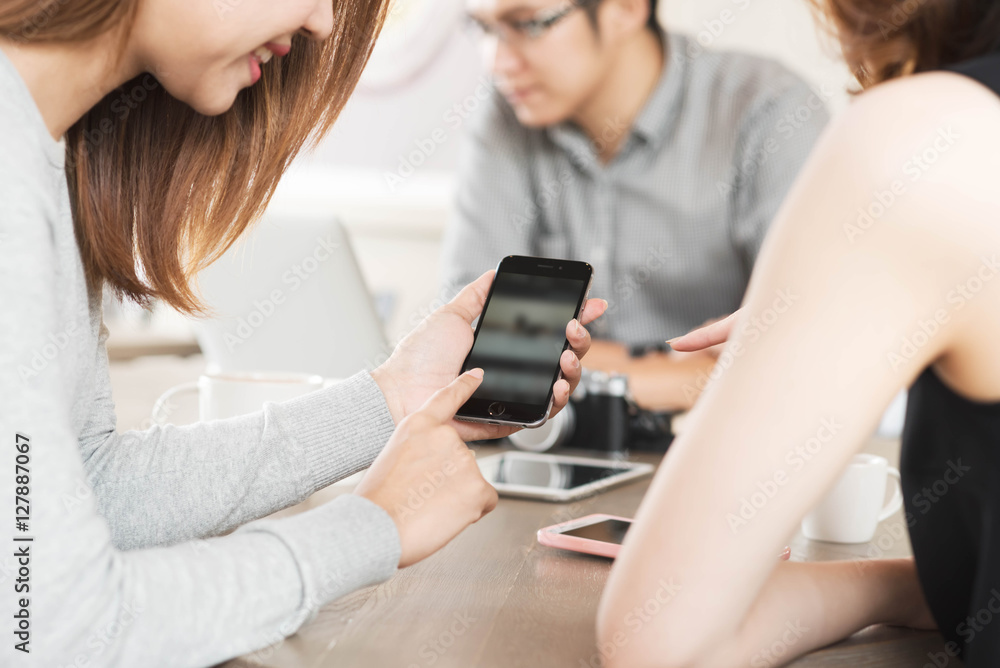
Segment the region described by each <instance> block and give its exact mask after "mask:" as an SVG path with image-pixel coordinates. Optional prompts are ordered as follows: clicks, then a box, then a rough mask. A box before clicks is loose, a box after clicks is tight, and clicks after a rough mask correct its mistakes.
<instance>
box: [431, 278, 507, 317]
mask: <svg viewBox="0 0 1000 668" xmlns="http://www.w3.org/2000/svg"><path fill="white" fill-rule="evenodd" d="M495 273H496V272H494V271H493V270H492V269H490V270H489V271H488V272H486V273H485V274H483V275H482V276H480V277H479V278H477V279H476V280H474V281H473V282H471V283H469V284H468V285H466V286H465V287H464V288H462V291H461V292H459V293H458V294H457V295H455V298H454V299H452V300H451V301H450V302H448V303H447V304H445V305H444V306H442V307H441V310H450V311H454V312H455V313H457V314H458V315H460V316H462V317H463V318H464V319H465V320H466V322H468V323H469V324H470V325H471V324H472V321H473V320H475V319H476V318H478V317H479V314H480V313H482V312H483V305H484V304H485V303H486V295H488V294H489V293H490V286H491V285H493V275H494V274H495Z"/></svg>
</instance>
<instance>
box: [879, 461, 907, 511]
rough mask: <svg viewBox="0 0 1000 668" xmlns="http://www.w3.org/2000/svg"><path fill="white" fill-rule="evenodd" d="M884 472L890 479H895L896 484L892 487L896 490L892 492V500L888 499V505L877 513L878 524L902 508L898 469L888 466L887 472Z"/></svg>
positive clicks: (901, 487)
mask: <svg viewBox="0 0 1000 668" xmlns="http://www.w3.org/2000/svg"><path fill="white" fill-rule="evenodd" d="M886 472H887V473H888V474H889V476H890V477H892V478H894V479H895V482H896V484H895V485H894V487H895V488H896V490H895V492H893V495H892V498H891V499H889V503H887V504H885V508H883V509H882V512H881V513H879V515H878V521H879V522H881V521H882V520H885V519H888V518H889V517H891V516H892V515H893V514H894V513H895V512H896V511H897V510H899V509H900V508H902V506H903V482H902V480H901V479H900V477H899V469H897V468H895V467H894V466H890V467H889V469H888V471H886Z"/></svg>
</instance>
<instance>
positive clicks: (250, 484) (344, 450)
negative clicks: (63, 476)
mask: <svg viewBox="0 0 1000 668" xmlns="http://www.w3.org/2000/svg"><path fill="white" fill-rule="evenodd" d="M106 338H107V328H106V327H103V326H102V327H101V336H100V345H99V346H98V349H97V351H96V355H97V360H96V362H95V365H94V366H95V369H96V382H97V383H98V387H97V388H96V392H95V395H94V397H95V399H94V405H93V406H92V408H91V410H90V411H89V414H90V418H89V420H88V422H87V424H86V425H85V426H84V428H83V430H82V433H81V434H80V435H79V436H80V450H81V454H82V457H83V461H84V466H85V468H86V472H87V477H88V481H89V483H90V485H92V486H93V489H94V492H95V495H96V497H97V506H98V511H99V512H100V513H101V515H103V516H104V517H105V518H107V520H108V522H109V524H110V528H111V537H112V540H113V541H114V543H115V545H116V546H117V547H119V548H121V549H135V548H137V547H145V546H150V545H164V544H171V543H176V542H178V541H182V540H187V539H190V538H201V537H206V536H215V535H219V534H222V533H226V532H228V531H230V530H232V529H233V528H235V527H237V526H240V525H242V524H245V523H246V522H248V521H250V520H253V519H257V518H259V517H263V516H264V515H267V514H270V513H272V512H274V511H276V510H280V509H281V508H285V507H287V506H290V505H292V504H294V503H297V502H299V501H301V500H303V499H305V498H306V497H308V496H309V495H310V494H312V493H313V492H315V491H316V490H318V489H322V488H323V487H326V486H327V485H329V484H331V483H333V482H335V481H337V480H340V479H341V478H345V477H347V476H349V475H351V474H352V473H355V472H357V471H360V470H363V469H365V468H367V467H368V466H369V465H370V464H371V462H372V460H374V458H375V456H376V455H377V454H378V453H379V452H380V451H381V449H382V447H383V446H384V445H385V443H386V441H388V439H389V437H390V436H391V435H392V431H393V429H394V424H393V421H392V417H391V416H390V415H389V410H388V408H387V406H386V404H385V399H384V397H383V396H382V393H381V391H380V390H379V388H378V386H377V385H376V384H375V381H374V380H372V378H371V376H370V375H369V374H368V373H367V372H362V373H358V374H356V375H355V376H352V377H351V378H349V379H347V380H345V381H343V382H341V383H339V384H337V385H335V386H333V387H329V388H325V389H323V390H319V391H316V392H313V393H311V394H309V395H307V396H304V397H299V398H297V399H293V400H291V401H285V402H281V403H268V404H265V406H264V408H263V410H262V411H259V412H257V413H253V414H250V415H245V416H240V417H236V418H231V419H228V420H215V421H212V422H203V423H196V424H193V425H187V426H183V427H176V426H173V425H165V426H154V427H151V428H150V429H147V430H145V431H125V432H117V431H115V423H116V418H115V409H114V403H113V401H112V399H111V386H110V381H109V375H108V358H107V352H106V350H105V347H104V341H105V339H106ZM205 490H211V496H210V497H208V498H207V499H206V495H205Z"/></svg>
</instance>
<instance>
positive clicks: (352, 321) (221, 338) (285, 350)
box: [193, 214, 391, 378]
mask: <svg viewBox="0 0 1000 668" xmlns="http://www.w3.org/2000/svg"><path fill="white" fill-rule="evenodd" d="M198 287H199V289H200V290H201V293H202V295H203V296H204V298H205V301H206V303H207V304H208V305H209V306H210V307H211V308H212V309H213V311H215V313H214V314H213V316H212V317H211V318H209V319H196V320H195V321H194V323H193V325H194V329H195V334H196V336H197V338H198V343H199V344H200V346H201V349H202V352H203V353H204V354H205V357H206V361H207V363H208V370H209V371H212V372H230V371H289V372H301V373H315V374H320V375H322V376H325V377H327V378H346V377H348V376H350V375H351V374H353V373H355V372H357V371H360V370H362V369H372V368H374V367H376V366H378V365H379V364H380V363H381V362H382V361H383V360H384V359H385V358H386V357H387V356H388V354H389V353H390V352H391V348H390V347H389V346H388V342H387V340H386V338H385V334H384V330H383V327H382V323H381V321H380V320H379V318H378V314H377V312H376V310H375V306H374V304H373V302H372V298H371V295H370V293H369V291H368V288H367V287H366V285H365V281H364V278H363V277H362V274H361V271H360V268H359V267H358V263H357V259H356V257H355V255H354V251H353V249H352V248H351V244H350V241H349V239H348V237H347V234H346V232H345V230H344V228H343V226H342V225H341V224H340V222H339V221H338V220H337V219H336V218H334V217H332V216H325V217H317V216H301V215H269V214H265V215H264V217H263V218H262V219H261V220H260V221H258V222H257V223H255V224H254V225H253V226H252V227H251V229H250V230H249V231H248V232H247V233H245V234H244V235H243V236H242V237H241V238H240V240H239V241H237V242H236V244H235V245H234V246H233V247H232V248H230V249H229V250H228V251H227V252H226V253H225V254H224V255H223V256H222V257H221V258H219V260H217V261H216V262H215V263H213V264H212V265H211V266H209V267H208V268H207V269H205V270H204V271H203V272H201V274H199V276H198Z"/></svg>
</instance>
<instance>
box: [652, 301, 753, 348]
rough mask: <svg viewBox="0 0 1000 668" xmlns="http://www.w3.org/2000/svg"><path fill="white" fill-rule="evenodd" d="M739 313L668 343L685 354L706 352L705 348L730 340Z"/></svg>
mask: <svg viewBox="0 0 1000 668" xmlns="http://www.w3.org/2000/svg"><path fill="white" fill-rule="evenodd" d="M739 313H740V312H739V311H736V312H735V313H733V314H731V315H730V316H729V317H727V318H723V319H722V320H719V321H718V322H713V323H712V324H710V325H705V326H704V327H699V328H698V329H696V330H694V331H691V332H688V333H687V334H684V335H683V336H678V337H677V338H674V339H670V340H669V341H667V343H669V344H670V347H671V348H673V349H674V350H676V351H678V352H683V353H691V352H695V351H698V350H704V349H705V348H710V347H712V346H714V345H717V344H720V343H725V342H726V341H727V340H728V339H729V334H730V332H732V330H733V325H734V324H735V322H736V316H737V315H739Z"/></svg>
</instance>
